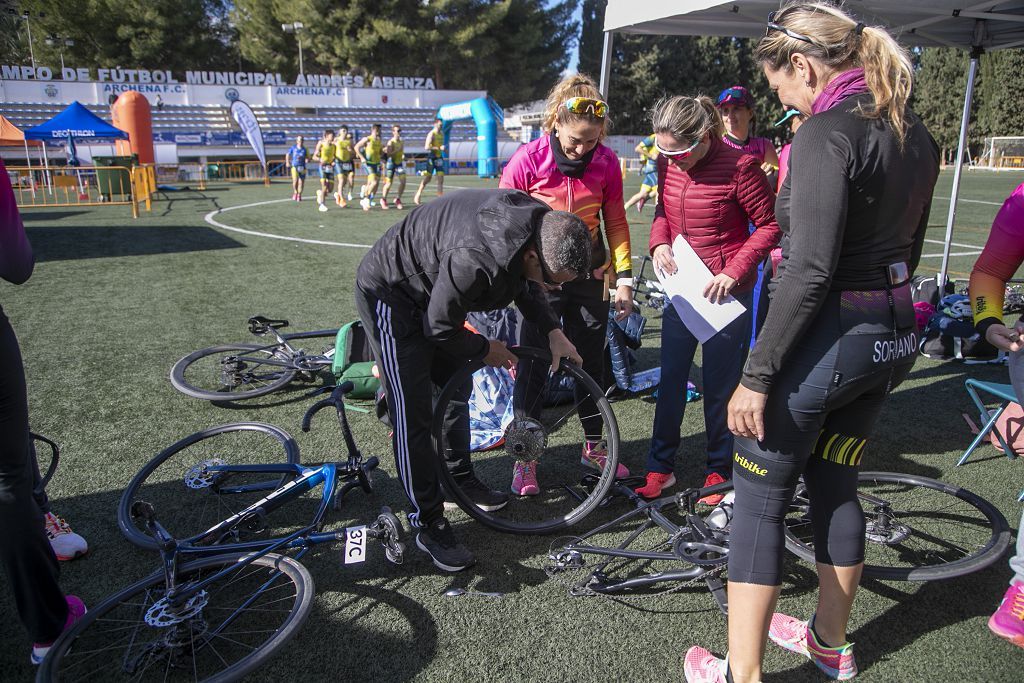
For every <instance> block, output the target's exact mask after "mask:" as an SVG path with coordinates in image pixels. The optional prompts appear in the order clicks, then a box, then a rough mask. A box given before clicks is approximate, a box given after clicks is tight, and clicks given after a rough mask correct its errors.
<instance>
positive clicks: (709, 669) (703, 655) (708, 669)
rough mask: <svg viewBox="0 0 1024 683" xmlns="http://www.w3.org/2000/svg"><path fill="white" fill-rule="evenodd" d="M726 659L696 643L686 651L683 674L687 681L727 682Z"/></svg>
mask: <svg viewBox="0 0 1024 683" xmlns="http://www.w3.org/2000/svg"><path fill="white" fill-rule="evenodd" d="M725 671H726V660H724V659H719V658H718V657H716V656H714V655H713V654H711V653H710V652H708V651H707V650H705V649H704V648H702V647H698V646H696V645H694V646H693V647H691V648H690V649H689V650H687V651H686V658H685V659H684V660H683V675H685V676H686V683H725Z"/></svg>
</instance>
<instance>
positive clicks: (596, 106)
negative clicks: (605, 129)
mask: <svg viewBox="0 0 1024 683" xmlns="http://www.w3.org/2000/svg"><path fill="white" fill-rule="evenodd" d="M562 106H564V107H565V108H566V109H568V110H569V111H571V112H572V113H573V114H580V115H585V114H591V115H593V116H596V117H597V118H599V119H603V118H604V117H605V116H607V115H608V103H607V102H605V101H604V100H595V99H593V98H591V97H571V98H569V99H567V100H566V101H565V103H564V104H563V105H562Z"/></svg>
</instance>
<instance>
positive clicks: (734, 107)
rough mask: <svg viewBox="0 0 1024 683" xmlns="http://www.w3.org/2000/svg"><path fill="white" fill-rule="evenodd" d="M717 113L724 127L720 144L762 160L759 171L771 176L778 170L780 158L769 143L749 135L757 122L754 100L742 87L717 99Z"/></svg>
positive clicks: (766, 140)
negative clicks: (722, 143)
mask: <svg viewBox="0 0 1024 683" xmlns="http://www.w3.org/2000/svg"><path fill="white" fill-rule="evenodd" d="M717 105H718V112H719V113H720V114H721V115H722V121H723V122H724V123H725V134H724V135H722V140H723V141H724V142H725V144H727V145H729V146H730V147H735V148H736V149H738V150H740V151H741V152H746V153H747V154H751V155H753V156H755V157H757V158H758V159H760V160H761V170H763V171H764V172H765V173H772V172H774V171H777V170H778V168H779V155H778V154H777V153H776V152H775V147H774V145H772V142H771V140H769V139H768V138H762V137H757V136H753V135H751V134H750V133H751V132H752V130H753V127H754V121H756V120H757V114H756V112H755V111H754V98H753V97H751V95H750V91H749V90H747V89H746V88H744V87H743V86H742V85H734V86H731V87H728V88H726V89H725V90H723V91H722V92H721V93H719V95H718V102H717Z"/></svg>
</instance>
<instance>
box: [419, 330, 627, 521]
mask: <svg viewBox="0 0 1024 683" xmlns="http://www.w3.org/2000/svg"><path fill="white" fill-rule="evenodd" d="M511 350H512V352H513V353H515V354H516V355H517V356H518V358H519V361H520V364H519V366H518V367H520V368H522V364H523V362H524V360H525V361H531V362H537V363H542V364H544V365H545V366H550V365H551V354H550V353H549V352H548V351H546V350H542V349H535V348H530V347H514V348H512V349H511ZM481 367H483V363H482V361H473V362H469V363H467V364H466V365H464V366H463V367H461V368H460V369H459V370H458V371H456V373H455V374H454V375H453V376H452V377H451V379H450V380H449V382H448V383H447V384H446V385H445V387H444V388H443V389H442V390H441V393H440V396H439V397H438V399H437V403H436V408H435V410H434V417H433V422H432V425H431V433H432V437H433V444H434V452H435V454H437V460H436V462H437V465H438V471H439V476H440V479H441V481H442V483H443V487H444V489H445V492H446V494H447V496H448V498H449V499H450V500H452V501H453V502H454V503H456V504H457V505H458V506H459V507H460V508H461V509H462V510H463V511H464V512H466V514H468V515H469V516H470V517H472V518H473V519H475V520H477V521H478V522H480V523H481V524H484V525H485V526H488V527H490V528H492V529H496V530H498V531H502V532H506V533H511V534H523V535H533V534H550V533H554V532H557V531H561V530H563V529H567V528H569V527H571V526H573V525H574V524H576V523H577V522H579V521H580V520H582V519H583V518H585V517H586V516H587V515H588V514H590V513H591V512H592V511H593V510H594V509H595V508H596V507H597V506H598V505H599V504H600V503H601V501H602V500H603V499H604V498H605V496H606V495H607V494H608V491H609V490H610V489H611V487H612V484H613V483H614V481H615V472H616V468H617V467H618V461H619V431H618V425H617V423H616V422H615V414H614V412H613V411H612V408H611V405H610V403H609V402H608V399H607V398H606V397H605V395H604V392H603V391H602V390H601V388H600V387H599V386H598V385H597V383H596V382H595V381H594V380H593V379H592V378H591V377H590V376H589V375H587V374H586V373H585V372H584V371H583V370H582V369H580V368H578V367H577V366H575V365H573V364H572V363H569V362H568V361H566V360H562V362H561V364H560V367H559V371H560V372H562V373H565V374H566V375H568V376H569V377H572V378H573V379H574V380H575V381H576V382H578V383H580V384H582V386H583V388H584V389H585V391H586V392H587V395H588V397H589V398H590V399H592V400H593V401H594V404H595V405H596V407H597V410H598V411H599V415H600V417H601V420H602V423H603V426H602V428H603V430H604V431H603V436H604V439H605V440H606V442H607V460H606V461H605V465H604V468H603V470H601V472H600V475H596V474H595V476H594V477H593V480H594V485H593V488H591V489H590V490H589V491H588V492H586V493H585V494H584V493H582V492H581V489H580V488H579V487H578V486H577V484H576V483H575V482H574V483H573V484H568V483H562V484H560V486H551V487H549V488H548V490H556V491H561V489H565V490H566V491H567V492H568V493H569V494H572V495H573V499H578V498H579V497H580V496H582V500H580V501H579V502H578V504H576V505H574V504H573V502H572V500H573V499H570V498H564V500H565V501H566V503H565V505H567V506H571V507H569V508H568V509H565V508H560V509H559V510H558V512H556V513H555V514H553V515H552V516H551V517H541V518H539V519H538V518H534V519H515V518H514V517H513V516H511V515H513V514H514V510H516V509H519V510H529V508H526V507H524V506H530V505H538V504H541V503H540V502H539V501H538V500H537V499H538V498H542V497H543V496H533V497H530V498H527V499H519V500H517V499H515V498H514V497H513V499H511V500H510V501H509V504H508V505H507V506H506V507H505V508H503V510H504V511H505V512H504V513H502V514H496V513H497V512H500V511H487V510H484V509H482V508H480V507H478V506H477V505H475V504H474V503H473V501H472V499H471V498H470V497H469V496H468V495H467V494H466V493H465V492H464V491H463V490H462V489H461V488H460V487H459V485H458V482H457V481H456V479H455V477H454V476H453V475H452V473H451V472H450V471H449V469H448V467H447V466H446V465H445V461H444V457H443V453H445V452H446V449H447V446H446V440H445V436H444V422H445V414H446V411H447V409H448V405H449V403H450V402H451V401H452V399H453V397H455V394H456V392H458V391H459V390H460V388H461V387H463V386H464V385H465V384H466V383H467V382H470V381H471V378H472V375H473V373H474V372H476V371H477V370H479V369H480V368H481ZM578 405H579V402H577V404H576V406H578ZM576 406H574V407H573V408H571V409H570V413H571V411H572V410H573V409H574V408H575V407H576ZM570 413H566V416H568V415H569V414H570ZM566 416H563V419H564V417H566ZM570 419H571V421H572V422H574V423H577V424H578V423H579V420H578V419H576V417H575V416H573V417H572V418H570ZM534 424H536V423H534ZM560 424H566V422H562V421H561V420H560V421H559V424H556V425H555V428H554V429H553V430H552V431H550V432H549V433H547V434H546V436H545V438H546V439H547V438H550V436H551V435H552V434H554V433H556V432H557V431H558V429H559V428H560ZM549 426H550V425H544V427H545V428H547V427H549ZM507 433H508V432H506V434H507ZM568 441H569V445H568V446H567V447H560V448H559V450H563V449H564V450H565V452H566V454H567V455H568V457H569V459H570V462H569V465H568V466H566V467H565V468H564V469H563V474H564V475H565V476H566V477H573V476H575V475H576V474H578V473H579V472H580V470H579V462H580V451H579V450H576V451H575V452H573V451H572V450H571V449H572V447H573V446H572V439H571V437H569V439H568ZM580 445H581V444H580V442H579V441H578V440H577V442H576V448H579V447H580ZM493 452H494V451H492V453H493ZM551 452H552V447H551V444H550V443H549V442H547V441H546V442H545V451H544V458H542V459H541V460H540V461H539V463H540V465H541V469H540V472H541V474H543V473H544V472H545V470H544V467H546V466H547V465H548V464H550V460H546V459H548V458H549V456H550V454H551ZM477 456H478V458H475V459H474V460H475V462H474V469H475V474H476V476H478V477H480V476H481V468H480V466H479V459H480V458H481V457H485V456H486V454H477ZM572 459H574V461H573V460H572ZM511 462H512V461H511V460H509V461H507V462H505V463H495V467H494V468H492V469H493V470H495V471H496V475H495V481H496V482H498V484H499V485H500V486H501V488H500V489H499V490H503V491H506V492H507V491H508V490H509V488H508V487H509V484H510V483H511V471H512V467H511ZM502 464H505V465H507V467H506V469H505V470H504V472H505V473H507V474H508V477H507V480H506V479H503V478H502V476H503V474H502V473H501V471H500V468H501V467H502ZM573 467H575V469H573ZM481 478H483V477H481ZM576 481H578V479H577V480H576ZM485 483H486V480H485ZM552 498H554V497H552ZM513 506H515V507H513ZM532 512H534V513H535V512H536V509H534V510H533V511H532ZM539 514H544V513H539Z"/></svg>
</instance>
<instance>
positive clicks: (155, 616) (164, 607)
mask: <svg viewBox="0 0 1024 683" xmlns="http://www.w3.org/2000/svg"><path fill="white" fill-rule="evenodd" d="M207 602H209V595H208V594H207V592H206V591H199V592H198V593H196V594H195V595H193V596H192V597H191V598H189V599H188V601H187V602H186V603H185V604H184V605H182V606H181V607H172V606H171V602H170V600H168V599H167V597H166V596H165V597H162V598H160V599H159V600H157V601H156V602H155V603H153V606H152V607H150V608H149V609H148V610H146V616H145V619H146V623H147V624H149V625H150V626H155V627H156V628H166V627H168V626H174V625H175V624H180V623H181V622H183V621H185V620H187V619H191V618H192V617H194V616H196V615H197V614H199V613H200V612H202V611H203V608H204V607H206V603H207Z"/></svg>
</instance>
